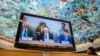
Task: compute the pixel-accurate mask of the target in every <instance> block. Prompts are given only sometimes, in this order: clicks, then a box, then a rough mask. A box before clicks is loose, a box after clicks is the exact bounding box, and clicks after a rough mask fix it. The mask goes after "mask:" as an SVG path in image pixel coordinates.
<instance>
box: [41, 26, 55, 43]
mask: <svg viewBox="0 0 100 56" xmlns="http://www.w3.org/2000/svg"><path fill="white" fill-rule="evenodd" d="M40 36H41V40H42V41H44V42H54V41H53V35H52V33H50V32H49V29H48V28H47V27H45V28H44V31H43V32H41V34H40Z"/></svg>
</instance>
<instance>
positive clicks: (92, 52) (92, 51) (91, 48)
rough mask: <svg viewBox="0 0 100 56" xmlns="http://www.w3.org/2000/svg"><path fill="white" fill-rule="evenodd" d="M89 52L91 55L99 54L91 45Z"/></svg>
mask: <svg viewBox="0 0 100 56" xmlns="http://www.w3.org/2000/svg"><path fill="white" fill-rule="evenodd" d="M87 54H89V55H97V54H96V52H95V49H94V48H93V47H89V48H88V50H87Z"/></svg>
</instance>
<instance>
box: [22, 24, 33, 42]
mask: <svg viewBox="0 0 100 56" xmlns="http://www.w3.org/2000/svg"><path fill="white" fill-rule="evenodd" d="M21 33H22V40H32V39H33V31H32V29H31V28H30V25H29V24H28V23H26V24H23V28H22V32H21Z"/></svg>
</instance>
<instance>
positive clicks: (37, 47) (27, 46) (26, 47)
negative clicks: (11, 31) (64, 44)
mask: <svg viewBox="0 0 100 56" xmlns="http://www.w3.org/2000/svg"><path fill="white" fill-rule="evenodd" d="M24 15H27V16H32V17H38V18H42V19H48V20H54V21H60V22H67V23H68V24H69V27H70V33H71V36H72V43H73V47H68V48H56V47H55V48H51V47H39V46H34V45H30V44H25V43H19V38H20V29H21V26H22V22H20V21H19V24H18V29H17V34H16V39H15V44H14V47H17V48H24V49H33V50H44V51H45V50H46V51H75V50H76V47H75V43H74V37H73V32H72V26H71V22H69V21H65V20H60V19H54V18H50V17H44V16H39V15H34V14H29V13H21V16H20V20H22V19H23V17H24ZM57 47H58V46H57Z"/></svg>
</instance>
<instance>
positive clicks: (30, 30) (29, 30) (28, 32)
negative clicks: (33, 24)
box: [20, 28, 34, 38]
mask: <svg viewBox="0 0 100 56" xmlns="http://www.w3.org/2000/svg"><path fill="white" fill-rule="evenodd" d="M20 33H21V35H20V36H21V37H22V34H23V28H22V30H21V32H20ZM27 36H28V37H32V38H33V37H34V33H33V31H32V29H30V28H28V29H27Z"/></svg>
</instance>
